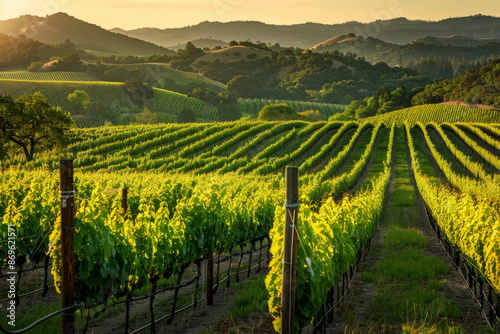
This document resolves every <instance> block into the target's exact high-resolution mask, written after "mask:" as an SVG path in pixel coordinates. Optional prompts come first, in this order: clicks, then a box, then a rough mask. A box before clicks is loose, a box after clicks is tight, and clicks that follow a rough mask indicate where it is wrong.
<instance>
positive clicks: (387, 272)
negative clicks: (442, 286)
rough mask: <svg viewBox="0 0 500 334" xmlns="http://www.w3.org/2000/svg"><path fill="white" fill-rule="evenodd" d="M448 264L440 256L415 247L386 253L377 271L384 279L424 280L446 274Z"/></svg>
mask: <svg viewBox="0 0 500 334" xmlns="http://www.w3.org/2000/svg"><path fill="white" fill-rule="evenodd" d="M448 271H449V269H448V266H447V265H446V264H445V263H444V262H443V261H442V260H440V259H439V258H437V257H434V256H428V255H426V254H425V253H424V252H423V251H421V250H418V249H416V248H414V247H409V248H405V249H403V250H401V251H399V252H395V253H390V254H387V255H385V256H384V257H383V258H382V260H380V262H379V263H378V265H377V273H378V275H379V277H382V278H383V280H384V281H386V280H388V279H391V280H398V281H403V280H411V281H417V282H419V281H422V280H425V279H435V278H436V277H437V276H438V275H445V274H447V273H448Z"/></svg>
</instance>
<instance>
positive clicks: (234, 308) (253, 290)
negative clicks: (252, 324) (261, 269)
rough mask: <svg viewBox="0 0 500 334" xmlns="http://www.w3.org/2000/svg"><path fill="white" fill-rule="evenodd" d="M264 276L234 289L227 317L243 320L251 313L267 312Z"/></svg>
mask: <svg viewBox="0 0 500 334" xmlns="http://www.w3.org/2000/svg"><path fill="white" fill-rule="evenodd" d="M264 279H265V277H264V276H258V277H257V278H255V279H252V280H251V281H248V282H246V283H244V284H243V285H242V286H241V287H238V286H237V285H233V286H235V287H236V292H235V295H234V300H233V302H232V303H231V304H230V305H229V311H228V316H229V317H230V318H233V319H237V318H243V317H246V316H248V315H250V314H251V313H253V312H265V311H267V300H268V298H269V294H268V292H267V289H266V286H265V283H264Z"/></svg>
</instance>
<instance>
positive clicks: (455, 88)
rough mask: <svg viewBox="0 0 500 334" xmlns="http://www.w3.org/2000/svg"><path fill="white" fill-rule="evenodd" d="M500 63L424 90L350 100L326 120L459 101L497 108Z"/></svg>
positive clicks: (399, 90)
mask: <svg viewBox="0 0 500 334" xmlns="http://www.w3.org/2000/svg"><path fill="white" fill-rule="evenodd" d="M499 82H500V59H492V60H490V61H488V63H487V64H486V65H485V66H482V67H479V68H471V69H468V70H467V71H466V72H465V73H464V74H463V75H461V76H460V77H459V78H456V79H436V80H434V82H432V83H430V84H428V85H426V86H425V87H422V86H418V87H415V88H413V89H411V90H407V89H406V87H405V86H403V85H402V86H400V87H398V88H397V89H395V90H393V91H390V90H389V89H388V88H387V87H385V86H384V87H382V88H380V89H378V90H377V91H376V92H375V94H373V95H372V96H370V97H366V98H364V99H362V100H353V101H352V102H351V103H350V104H349V105H348V106H347V107H346V109H345V111H344V112H343V113H341V114H337V115H334V116H332V117H331V118H330V120H353V119H360V118H366V117H371V116H376V115H382V114H385V113H388V112H391V111H394V110H398V109H403V108H407V107H411V106H417V105H424V104H436V103H442V102H447V101H462V102H467V103H472V104H480V105H486V106H493V107H496V108H500V86H499V85H498V83H499Z"/></svg>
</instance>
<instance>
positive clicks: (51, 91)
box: [0, 79, 217, 121]
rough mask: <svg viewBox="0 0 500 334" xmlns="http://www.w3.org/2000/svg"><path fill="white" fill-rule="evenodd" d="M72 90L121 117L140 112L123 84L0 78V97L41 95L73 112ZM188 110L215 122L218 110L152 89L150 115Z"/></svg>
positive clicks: (174, 94)
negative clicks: (108, 108) (105, 106)
mask: <svg viewBox="0 0 500 334" xmlns="http://www.w3.org/2000/svg"><path fill="white" fill-rule="evenodd" d="M75 90H82V91H84V92H86V93H87V94H88V95H89V97H90V101H91V102H96V101H98V100H100V101H101V102H102V103H103V104H105V105H107V106H109V107H111V108H112V109H114V110H115V111H120V112H121V113H123V114H130V113H139V112H141V111H142V107H140V106H138V105H137V104H136V103H134V101H133V100H132V99H131V97H130V96H129V94H127V91H126V89H125V84H123V83H115V82H98V81H61V80H59V81H41V80H38V81H36V80H6V79H0V94H2V95H5V93H6V92H9V93H10V94H11V95H12V97H13V98H17V97H19V96H20V95H22V94H33V93H35V92H41V93H42V94H43V95H44V96H45V97H46V98H47V101H48V102H49V103H50V104H52V105H54V106H58V107H61V108H62V109H63V110H65V111H69V112H71V113H73V112H75V107H74V105H73V104H71V102H70V101H69V100H68V95H69V94H71V93H73V92H74V91H75ZM185 107H187V108H190V109H191V110H193V112H194V114H195V115H196V116H197V117H199V118H201V119H203V120H205V121H210V120H212V121H213V120H216V112H217V108H216V107H214V106H212V105H210V104H208V103H205V102H203V101H200V100H197V99H194V98H191V97H187V96H185V95H183V94H179V93H174V92H171V91H167V90H164V89H159V88H154V97H153V99H152V101H150V105H149V108H150V109H151V110H152V111H153V112H158V113H163V114H169V115H172V116H173V115H176V114H178V113H179V112H180V111H181V110H182V109H183V108H185Z"/></svg>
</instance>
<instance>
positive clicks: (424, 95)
mask: <svg viewBox="0 0 500 334" xmlns="http://www.w3.org/2000/svg"><path fill="white" fill-rule="evenodd" d="M499 64H500V59H493V60H490V61H489V62H488V64H486V65H485V66H483V67H481V68H472V69H469V70H467V71H466V72H465V73H464V74H463V75H462V76H460V77H459V78H457V79H453V80H452V79H440V80H435V81H434V82H433V83H432V84H429V85H427V86H426V87H425V90H424V91H423V92H421V93H419V94H417V95H415V96H414V97H413V100H412V102H413V104H414V105H420V104H429V103H440V102H445V101H463V102H469V103H475V104H483V105H488V106H494V107H496V108H500V89H499V88H498V85H497V83H498V80H500V66H498V65H499Z"/></svg>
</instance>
